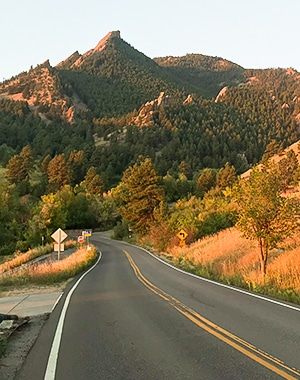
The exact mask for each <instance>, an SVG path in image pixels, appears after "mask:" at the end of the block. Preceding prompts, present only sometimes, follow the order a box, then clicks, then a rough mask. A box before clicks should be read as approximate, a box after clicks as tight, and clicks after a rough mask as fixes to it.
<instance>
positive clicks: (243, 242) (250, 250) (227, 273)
mask: <svg viewBox="0 0 300 380" xmlns="http://www.w3.org/2000/svg"><path fill="white" fill-rule="evenodd" d="M299 252H300V236H299V235H298V234H296V235H294V236H293V237H290V238H288V239H285V240H284V241H282V243H281V244H280V245H278V247H277V249H274V250H272V251H271V252H270V255H269V264H268V271H267V274H266V275H265V279H264V283H262V279H261V271H260V264H259V260H258V257H259V254H260V248H259V246H258V245H257V243H256V242H255V241H254V240H249V239H246V238H244V237H243V236H242V234H241V232H240V231H239V230H238V229H237V228H235V227H233V228H229V229H226V230H224V231H221V232H219V233H217V234H215V235H212V236H209V237H206V238H204V239H201V240H199V241H197V242H194V243H192V244H190V245H186V246H183V247H180V246H174V247H173V248H170V249H168V250H167V251H165V252H163V253H161V255H162V257H163V258H165V259H166V260H168V261H170V262H171V263H172V264H174V265H175V266H177V267H179V268H181V269H183V270H186V271H187V272H191V273H194V274H196V275H199V276H202V277H204V278H208V279H211V280H215V281H218V282H222V283H224V284H227V285H233V286H238V287H241V288H244V289H247V290H250V291H254V292H257V293H261V294H265V295H269V296H273V297H276V298H279V299H282V300H285V301H289V302H293V303H297V304H300V254H299Z"/></svg>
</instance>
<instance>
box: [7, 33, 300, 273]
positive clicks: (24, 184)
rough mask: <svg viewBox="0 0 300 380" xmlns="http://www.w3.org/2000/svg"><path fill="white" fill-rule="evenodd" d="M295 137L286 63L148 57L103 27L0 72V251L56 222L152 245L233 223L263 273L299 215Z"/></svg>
mask: <svg viewBox="0 0 300 380" xmlns="http://www.w3.org/2000/svg"><path fill="white" fill-rule="evenodd" d="M299 140H300V74H299V73H298V72H297V71H295V70H293V69H291V68H288V69H286V68H277V69H268V70H251V69H244V68H242V67H241V66H239V65H238V64H235V63H233V62H230V61H227V60H226V59H224V58H220V57H208V56H204V55H201V54H188V55H186V56H184V57H161V58H155V59H150V58H149V57H147V56H145V55H144V54H143V53H141V52H139V51H137V50H136V49H134V47H132V46H130V44H128V43H127V42H125V41H124V40H123V39H122V38H121V36H120V32H118V31H115V32H111V33H108V35H106V36H105V37H104V38H103V39H101V40H100V41H99V43H98V44H97V46H96V47H95V48H93V49H91V50H89V51H87V52H86V53H84V54H80V53H79V52H75V53H73V54H72V55H71V56H70V57H68V58H67V59H65V60H64V61H62V62H61V63H60V64H58V65H57V66H56V67H52V66H51V64H50V62H49V61H46V62H44V63H42V64H40V65H38V66H37V67H32V68H31V69H30V70H29V71H28V72H23V73H19V74H16V76H15V77H13V78H11V79H10V80H6V81H4V82H3V83H0V206H1V208H0V209H1V212H0V232H1V233H0V256H2V255H7V254H12V253H13V252H15V251H25V250H27V249H28V248H30V247H34V246H37V245H39V244H41V242H44V241H45V242H47V241H48V242H50V241H51V234H52V233H53V231H54V230H56V229H57V228H58V227H60V228H64V229H87V228H89V229H98V230H107V229H113V233H114V237H115V238H119V239H123V238H127V239H128V238H132V235H134V238H135V239H137V240H139V241H140V242H143V243H145V244H147V245H148V246H149V245H150V246H152V247H154V249H156V250H159V251H164V250H166V249H167V248H170V247H174V246H176V245H178V244H179V242H178V237H176V236H178V235H177V234H178V231H180V230H181V229H184V230H185V231H186V233H187V235H186V236H187V237H188V238H187V241H186V243H187V244H190V243H192V242H195V241H196V240H198V239H203V238H204V237H205V236H208V235H212V234H215V233H217V232H219V231H221V230H224V229H227V228H228V227H232V226H234V225H236V226H240V227H241V229H242V230H243V232H244V233H245V235H246V236H247V237H249V238H251V239H254V240H255V239H256V240H258V242H259V243H260V249H261V250H260V254H261V257H260V265H261V268H262V273H263V275H265V272H266V268H267V257H268V255H269V251H270V250H272V249H273V250H274V249H276V248H277V247H278V244H279V242H281V241H282V239H284V238H285V237H287V236H290V235H292V234H294V233H295V232H296V231H298V227H299V228H300V226H299V222H298V221H299V220H300V219H299V215H300V202H299V201H298V199H296V198H294V197H293V196H291V194H292V195H293V194H296V195H298V194H299V192H298V184H299V178H300V166H299V147H300V145H299V143H298V141H299ZM291 145H293V149H286V150H285V148H287V147H289V146H291ZM274 154H276V162H275V163H274V162H272V160H271V161H270V159H272V157H273V156H274ZM256 164H260V165H256ZM250 169H251V170H250ZM245 172H247V178H250V180H249V181H245V180H243V179H242V177H243V176H240V175H241V174H243V173H245ZM286 194H288V195H289V197H286ZM249 199H250V201H249ZM266 209H268V211H269V212H267V213H266V212H265V211H266ZM249 216H250V217H249ZM205 270H206V269H205Z"/></svg>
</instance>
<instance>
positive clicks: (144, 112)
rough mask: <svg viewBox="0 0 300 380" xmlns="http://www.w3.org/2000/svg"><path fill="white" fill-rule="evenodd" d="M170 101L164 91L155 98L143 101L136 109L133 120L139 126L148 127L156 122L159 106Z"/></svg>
mask: <svg viewBox="0 0 300 380" xmlns="http://www.w3.org/2000/svg"><path fill="white" fill-rule="evenodd" d="M170 103H171V99H170V97H169V95H165V93H164V92H161V93H160V94H159V97H158V98H157V99H154V100H151V101H149V102H147V103H145V104H144V105H143V106H142V107H141V108H140V109H139V111H138V116H137V117H135V118H134V120H133V122H134V124H135V125H137V126H139V127H148V126H150V125H155V124H157V122H158V117H159V115H158V113H159V108H160V107H162V106H165V105H168V104H170Z"/></svg>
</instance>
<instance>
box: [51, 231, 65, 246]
mask: <svg viewBox="0 0 300 380" xmlns="http://www.w3.org/2000/svg"><path fill="white" fill-rule="evenodd" d="M67 236H68V235H67V234H66V233H65V231H63V230H62V229H61V228H58V229H57V230H56V231H55V232H54V233H53V234H52V235H51V237H52V239H53V240H55V241H56V243H58V244H59V243H62V242H63V241H64V240H65V238H66V237H67Z"/></svg>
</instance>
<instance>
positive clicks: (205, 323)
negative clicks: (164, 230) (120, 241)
mask: <svg viewBox="0 0 300 380" xmlns="http://www.w3.org/2000/svg"><path fill="white" fill-rule="evenodd" d="M124 253H125V255H126V257H127V259H128V261H129V263H130V265H131V267H132V269H133V271H134V273H135V275H136V277H137V278H138V279H139V281H140V282H141V283H142V284H143V285H145V286H146V287H147V288H148V289H150V290H151V291H152V292H153V293H155V294H157V295H158V296H159V297H161V298H162V299H164V300H165V301H167V302H168V303H169V304H170V305H171V306H172V307H174V308H175V309H176V310H177V311H178V312H179V313H181V314H183V315H184V316H185V317H186V318H188V319H189V320H190V321H192V322H193V323H194V324H195V325H197V326H199V327H201V328H202V329H203V330H205V331H207V332H208V333H210V334H211V335H213V336H215V337H216V338H218V339H220V340H221V341H223V342H225V343H227V344H228V345H229V346H231V347H233V348H234V349H236V350H237V351H239V352H241V353H242V354H244V355H246V356H247V357H249V358H250V359H252V360H254V361H255V362H257V363H259V364H261V365H262V366H264V367H266V368H268V369H269V370H270V371H272V372H274V373H276V374H277V375H279V376H281V377H282V378H284V379H288V380H297V379H300V372H299V371H298V370H297V369H295V368H290V367H288V366H287V365H285V364H284V363H283V362H282V361H281V360H279V359H277V358H275V357H273V356H271V355H269V354H267V353H266V352H263V351H262V350H260V349H258V348H256V347H255V346H253V345H252V344H250V343H248V342H246V341H244V340H243V339H241V338H239V337H237V336H236V335H234V334H231V333H230V332H229V331H226V330H224V329H223V328H222V327H220V326H218V325H216V324H215V323H213V322H211V321H209V320H208V319H206V318H204V317H203V316H201V315H200V314H198V313H197V312H195V311H194V310H192V309H190V308H189V307H188V306H186V305H184V304H183V303H182V302H180V301H178V300H177V299H176V298H174V297H172V296H171V295H170V294H168V293H166V292H164V291H163V290H161V289H160V288H158V287H157V286H155V285H154V284H152V283H151V282H150V281H148V280H147V279H146V278H145V277H144V276H143V275H142V273H141V271H140V270H139V268H138V266H137V265H136V264H135V262H134V261H133V259H132V257H131V256H130V254H129V253H128V252H127V251H124Z"/></svg>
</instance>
